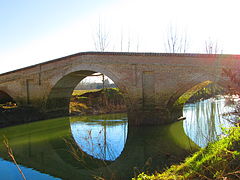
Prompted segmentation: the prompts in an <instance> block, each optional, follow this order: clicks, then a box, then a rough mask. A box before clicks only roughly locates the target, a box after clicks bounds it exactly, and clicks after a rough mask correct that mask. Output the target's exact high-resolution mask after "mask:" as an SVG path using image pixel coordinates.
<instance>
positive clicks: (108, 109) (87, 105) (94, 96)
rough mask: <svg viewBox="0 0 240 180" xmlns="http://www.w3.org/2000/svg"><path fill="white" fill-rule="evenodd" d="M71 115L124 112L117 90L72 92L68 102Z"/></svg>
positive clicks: (120, 94) (121, 97)
mask: <svg viewBox="0 0 240 180" xmlns="http://www.w3.org/2000/svg"><path fill="white" fill-rule="evenodd" d="M70 112H71V114H81V115H86V114H106V113H120V112H126V105H125V102H124V99H123V96H122V93H121V92H120V91H119V89H118V88H106V89H94V90H74V92H73V94H72V98H71V101H70Z"/></svg>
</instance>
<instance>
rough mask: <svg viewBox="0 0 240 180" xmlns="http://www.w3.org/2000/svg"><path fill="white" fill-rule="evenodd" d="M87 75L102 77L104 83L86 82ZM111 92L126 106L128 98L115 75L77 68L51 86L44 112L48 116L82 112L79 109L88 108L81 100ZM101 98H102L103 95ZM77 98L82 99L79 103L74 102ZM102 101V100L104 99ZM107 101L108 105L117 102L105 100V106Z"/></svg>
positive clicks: (88, 101) (87, 100)
mask: <svg viewBox="0 0 240 180" xmlns="http://www.w3.org/2000/svg"><path fill="white" fill-rule="evenodd" d="M89 77H92V78H95V79H96V78H97V77H100V78H104V84H103V83H102V82H101V83H95V84H93V83H86V79H88V78H89ZM84 79H85V80H84ZM81 82H83V83H81ZM88 86H90V87H91V86H95V87H96V89H95V88H87V87H88ZM81 87H84V88H82V89H81ZM93 89H94V90H93ZM103 92H104V93H103ZM105 92H106V93H105ZM111 93H114V95H118V96H119V97H120V96H121V97H122V99H121V100H120V101H121V104H124V106H125V107H127V106H128V103H127V102H128V101H127V99H128V98H127V93H126V90H125V87H124V85H123V84H122V82H120V81H119V80H118V79H117V78H116V77H114V75H112V74H110V73H109V74H108V73H101V72H99V71H93V70H78V71H74V72H70V73H68V74H67V75H65V76H63V77H61V78H60V80H58V81H57V82H56V84H55V85H54V86H53V88H52V89H51V91H50V93H49V95H48V97H47V101H46V112H47V113H48V114H49V117H51V116H52V117H57V116H65V115H69V113H72V114H75V113H78V112H83V111H81V110H85V112H86V110H88V107H87V106H85V105H86V104H85V105H83V103H82V102H84V100H85V101H86V103H90V100H89V99H91V100H93V101H94V100H96V98H94V96H98V95H101V94H103V95H105V96H107V95H111ZM115 97H116V96H115ZM101 98H103V96H102V97H101ZM79 99H80V100H82V102H80V103H81V105H80V104H79V103H78V104H76V103H75V104H74V101H76V100H79ZM105 100H106V99H105ZM118 100H119V99H118ZM102 101H104V99H103V100H102ZM92 103H94V102H92ZM107 103H110V105H111V104H114V103H115V104H117V102H116V101H114V100H112V101H111V99H110V101H107V102H105V104H104V103H103V104H104V105H105V106H106V105H107ZM78 105H80V106H78ZM76 108H81V110H80V111H79V110H78V109H76ZM125 109H127V108H125ZM97 113H98V112H97ZM99 113H105V112H99ZM106 113H108V112H106ZM79 114H81V113H79ZM83 114H85V113H83ZM86 114H88V113H86ZM90 114H91V112H90Z"/></svg>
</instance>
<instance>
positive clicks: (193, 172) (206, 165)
mask: <svg viewBox="0 0 240 180" xmlns="http://www.w3.org/2000/svg"><path fill="white" fill-rule="evenodd" d="M135 179H137V180H161V179H164V180H165V179H169V180H170V179H240V127H239V124H238V127H232V128H230V129H229V130H228V131H226V136H225V137H223V138H222V139H220V140H219V141H216V142H214V143H210V144H209V145H208V146H207V147H206V148H202V149H201V150H199V151H198V152H196V153H194V154H193V155H192V156H191V157H188V158H187V159H186V160H185V161H184V162H183V163H181V164H179V165H173V166H171V167H170V168H169V169H167V170H166V171H164V172H160V173H155V174H153V175H147V174H144V173H141V174H139V175H138V176H137V177H136V178H133V180H135Z"/></svg>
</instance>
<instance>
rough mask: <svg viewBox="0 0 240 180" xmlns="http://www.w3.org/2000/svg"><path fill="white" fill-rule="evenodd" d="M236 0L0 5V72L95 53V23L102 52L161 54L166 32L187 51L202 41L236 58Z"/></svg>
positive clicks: (11, 1) (14, 1)
mask: <svg viewBox="0 0 240 180" xmlns="http://www.w3.org/2000/svg"><path fill="white" fill-rule="evenodd" d="M239 7H240V2H239V0H210V1H209V0H201V1H196V0H195V1H194V0H181V1H179V0H101V1H100V0H0V61H1V66H0V73H3V72H7V71H10V70H14V69H18V68H22V67H25V66H29V65H33V64H36V63H40V62H43V61H47V60H51V59H55V58H59V57H62V56H67V55H69V54H74V53H77V52H82V51H94V50H96V49H95V46H94V37H95V35H96V31H97V26H98V23H99V21H100V22H101V24H102V26H103V27H104V29H105V30H106V32H108V39H109V46H108V49H107V51H121V48H120V41H121V39H122V41H123V42H122V46H123V48H122V51H128V50H129V51H141V52H166V48H165V44H166V38H167V36H168V31H169V27H170V26H173V27H174V29H175V30H176V32H177V34H178V35H179V37H181V36H183V34H186V35H187V39H188V51H187V52H193V53H204V51H205V41H208V40H209V39H210V40H212V41H214V42H217V43H218V46H219V49H221V50H223V53H227V54H240V48H239V42H240V35H239V34H240V33H239V32H240V23H239V17H240V14H239Z"/></svg>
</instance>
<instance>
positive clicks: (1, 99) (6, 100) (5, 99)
mask: <svg viewBox="0 0 240 180" xmlns="http://www.w3.org/2000/svg"><path fill="white" fill-rule="evenodd" d="M0 107H1V108H4V109H7V108H15V107H17V104H16V101H15V100H14V99H13V97H11V96H10V95H9V94H8V93H6V92H4V91H1V90H0Z"/></svg>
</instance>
